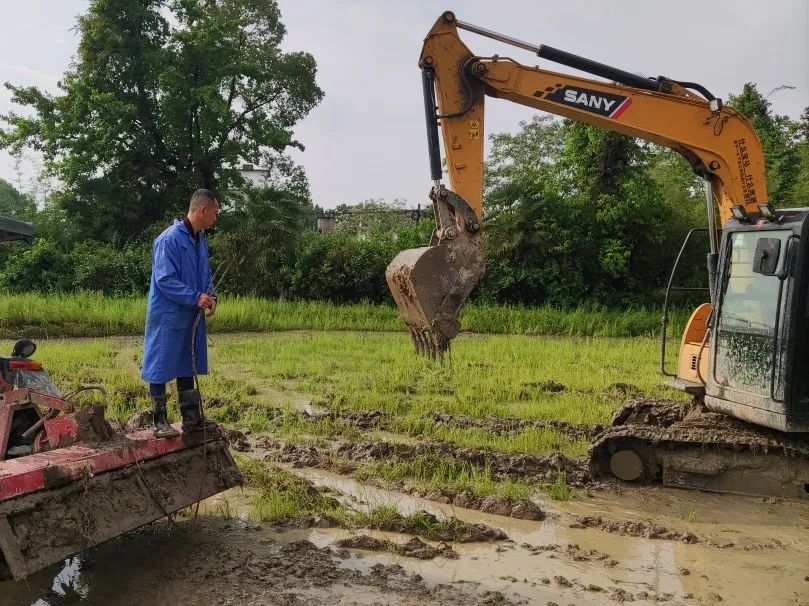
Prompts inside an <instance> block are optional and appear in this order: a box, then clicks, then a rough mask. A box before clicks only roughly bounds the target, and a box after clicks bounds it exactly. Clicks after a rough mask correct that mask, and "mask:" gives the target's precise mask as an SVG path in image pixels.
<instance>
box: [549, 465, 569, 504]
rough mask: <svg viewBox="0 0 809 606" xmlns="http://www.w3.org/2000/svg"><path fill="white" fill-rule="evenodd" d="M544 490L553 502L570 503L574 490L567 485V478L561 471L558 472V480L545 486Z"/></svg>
mask: <svg viewBox="0 0 809 606" xmlns="http://www.w3.org/2000/svg"><path fill="white" fill-rule="evenodd" d="M543 489H544V490H545V492H546V493H548V496H549V497H550V498H551V500H553V501H569V500H570V499H571V498H572V497H573V490H572V489H571V488H570V486H568V485H567V476H566V475H565V472H564V471H561V470H560V471H558V472H556V479H555V480H554V481H553V482H551V483H550V484H548V485H547V486H543Z"/></svg>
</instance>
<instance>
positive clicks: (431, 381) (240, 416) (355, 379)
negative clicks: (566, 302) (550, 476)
mask: <svg viewBox="0 0 809 606" xmlns="http://www.w3.org/2000/svg"><path fill="white" fill-rule="evenodd" d="M10 345H11V344H10V343H7V344H6V348H8V349H10ZM0 347H3V346H2V344H0ZM141 349H142V345H141V342H140V339H137V338H132V337H119V338H106V339H103V338H99V339H81V340H59V339H49V340H48V339H41V340H39V350H38V352H37V354H36V355H35V357H36V358H37V359H39V360H41V361H42V362H43V364H44V365H45V368H46V369H48V371H49V372H50V373H51V374H52V376H53V378H54V380H55V382H56V384H57V385H58V386H59V387H60V388H61V389H62V390H63V391H64V392H68V391H70V390H72V389H74V388H76V387H79V386H81V385H85V384H93V385H103V386H104V388H105V389H106V392H107V396H106V402H107V414H108V417H110V418H115V419H118V420H124V419H126V418H127V417H128V416H129V414H130V413H131V412H133V411H134V410H136V409H143V408H148V407H149V406H150V400H149V397H148V390H147V387H146V385H145V384H144V383H143V382H142V381H141V379H140V377H139V368H140V362H141V355H142V354H141ZM670 353H671V355H672V358H673V354H674V352H673V351H672V352H670ZM657 355H658V343H657V340H656V339H652V338H644V337H632V338H581V337H578V338H564V339H563V338H558V337H528V336H504V335H463V336H461V337H460V338H459V339H458V340H457V341H456V343H455V345H454V348H453V351H452V355H451V357H450V358H449V359H448V360H447V361H446V362H445V363H444V364H443V365H442V364H438V363H436V362H432V361H429V360H426V359H424V358H420V357H417V356H416V355H415V354H414V353H413V350H412V346H411V344H410V340H409V338H408V337H407V336H406V335H405V334H403V333H357V332H319V333H315V332H294V333H292V332H284V333H278V332H276V333H268V334H260V335H244V334H239V335H216V334H214V335H212V336H211V337H210V362H211V364H210V366H211V374H209V375H207V376H205V377H202V378H201V387H202V391H203V394H204V396H205V402H206V409H205V410H206V414H207V415H208V416H209V417H211V418H213V419H214V420H217V421H219V422H223V423H226V424H228V425H229V426H232V427H237V428H241V429H250V430H252V431H253V432H254V433H270V434H272V435H274V436H276V437H279V438H283V439H285V440H287V441H292V442H296V443H304V442H314V443H318V442H323V441H324V440H328V439H340V440H354V441H359V440H380V439H381V440H391V441H397V440H399V441H412V440H414V439H416V440H432V441H442V442H446V443H450V444H453V445H455V446H457V447H459V448H460V447H463V448H489V449H494V450H496V451H501V452H506V453H529V454H536V455H547V454H549V453H550V452H552V451H555V450H560V451H561V452H563V453H564V454H567V455H570V456H579V455H583V454H584V453H585V452H586V450H587V446H588V444H587V442H586V441H584V440H576V439H571V438H570V437H569V436H567V435H566V434H565V433H564V432H561V431H558V430H556V429H554V428H534V427H526V428H523V429H518V430H514V431H510V432H505V433H502V434H494V433H492V432H491V431H490V430H489V429H487V428H479V427H467V428H463V427H458V426H454V425H447V424H439V423H437V422H436V421H435V419H434V418H433V415H434V414H435V413H440V412H444V413H450V414H452V415H466V416H469V417H474V418H486V417H490V416H493V417H517V418H522V419H527V420H560V421H566V422H569V423H574V424H580V425H592V424H596V423H601V424H603V423H607V422H608V421H609V418H610V416H611V414H612V413H613V411H614V410H615V409H616V408H618V407H619V406H620V405H621V404H622V403H623V402H624V401H625V400H626V399H627V398H628V397H630V396H631V395H633V394H638V395H643V396H646V397H667V398H672V397H685V396H684V395H682V394H679V392H675V391H673V390H671V389H669V388H665V387H662V386H661V377H660V375H659V374H658V369H657ZM670 362H671V364H672V365H673V362H674V360H673V359H671V360H670ZM550 382H553V383H554V384H556V385H561V386H563V388H562V389H561V391H560V390H559V388H558V387H554V389H549V388H548V385H549V384H550ZM82 398H84V400H83V401H85V402H90V401H97V400H99V399H101V396H100V395H99V394H97V393H96V392H88V393H87V394H83V395H82ZM173 399H174V398H172V399H171V400H172V401H171V404H170V407H169V410H170V415H171V416H172V417H173V418H174V419H176V418H177V408H176V403H175V402H174V401H173ZM306 402H311V404H312V405H314V406H322V407H325V408H329V409H332V410H336V411H340V410H343V411H363V410H379V411H382V412H383V413H386V414H385V416H384V417H383V418H384V419H386V421H385V426H384V427H383V429H384V430H385V433H380V432H375V431H374V430H359V429H357V428H356V427H354V426H352V425H351V424H350V423H348V422H347V421H345V420H342V419H340V418H336V419H335V418H321V419H319V420H316V421H315V420H311V419H307V418H305V417H303V416H302V415H301V414H300V412H299V410H298V407H299V406H301V405H302V404H303V403H306ZM357 473H358V477H359V478H360V479H363V478H369V477H375V478H378V479H382V480H384V481H387V482H389V483H397V482H407V483H410V484H414V485H416V486H418V487H419V488H420V489H422V490H425V491H426V490H436V489H439V490H440V489H444V488H446V489H451V490H453V492H457V491H462V490H471V491H472V492H473V493H474V494H476V495H478V496H486V495H489V494H497V495H502V496H510V497H513V498H525V497H526V496H527V495H529V494H531V493H532V492H533V491H534V490H535V489H536V488H538V486H537V485H536V484H534V485H531V484H529V483H523V482H509V481H503V480H498V479H495V478H493V477H492V476H491V474H490V473H489V471H488V470H486V469H479V468H473V467H471V466H467V465H462V464H458V463H457V462H454V461H451V460H449V461H448V460H437V459H436V458H434V457H425V456H422V457H419V458H416V459H413V460H410V461H396V462H391V461H376V462H372V463H367V464H364V465H361V466H360V468H359V469H358V470H357ZM269 485H270V486H272V484H269ZM293 488H294V486H293ZM540 488H543V489H544V490H545V491H546V492H547V493H548V494H549V495H550V497H551V498H554V499H558V500H566V499H568V498H570V497H571V493H570V489H569V487H568V486H567V484H566V482H565V479H564V478H563V477H560V478H557V479H556V481H554V482H550V483H549V484H548V485H546V486H542V487H540ZM277 492H278V494H277V496H272V494H270V493H272V490H269V489H268V490H266V491H264V493H263V494H264V497H262V499H260V501H259V502H258V503H257V505H256V508H257V511H256V516H257V517H259V518H261V519H267V520H274V519H281V518H283V517H285V516H286V517H288V516H289V515H291V513H290V512H293V511H299V510H300V509H301V508H302V507H303V506H304V505H306V506H307V507H310V506H311V504H309V505H307V503H308V501H306V500H305V499H303V500H302V497H301V495H300V494H299V491H296V490H279V491H277ZM307 498H308V497H307ZM304 509H305V507H304Z"/></svg>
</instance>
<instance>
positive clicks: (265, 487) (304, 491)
mask: <svg viewBox="0 0 809 606" xmlns="http://www.w3.org/2000/svg"><path fill="white" fill-rule="evenodd" d="M236 462H237V464H238V466H239V470H240V471H241V472H242V475H243V476H244V479H245V481H246V482H247V484H249V485H250V486H252V487H253V488H255V489H257V491H258V494H257V496H256V497H255V498H254V499H253V504H252V511H251V517H252V518H253V519H255V520H258V521H261V522H269V523H275V522H280V521H281V520H286V519H289V518H294V517H298V516H301V515H305V514H327V515H334V516H337V517H341V516H342V517H344V516H345V512H344V511H343V507H342V505H340V504H339V503H338V502H337V501H335V500H334V499H330V498H328V497H324V496H323V495H321V494H320V493H319V492H318V491H317V490H316V489H315V488H314V487H313V486H312V485H311V484H310V483H309V482H307V481H306V480H304V479H303V478H300V477H298V476H296V475H294V474H292V473H290V472H288V471H286V470H284V469H281V468H279V467H276V466H274V465H265V464H263V463H261V462H259V461H256V460H255V459H251V458H249V457H246V456H244V455H238V454H237V456H236Z"/></svg>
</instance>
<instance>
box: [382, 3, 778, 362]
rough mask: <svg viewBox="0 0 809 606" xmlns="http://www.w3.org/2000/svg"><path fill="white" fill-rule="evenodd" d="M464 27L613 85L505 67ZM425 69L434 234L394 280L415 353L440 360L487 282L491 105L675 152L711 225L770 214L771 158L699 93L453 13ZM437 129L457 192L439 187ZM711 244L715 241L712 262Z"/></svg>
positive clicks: (426, 53)
mask: <svg viewBox="0 0 809 606" xmlns="http://www.w3.org/2000/svg"><path fill="white" fill-rule="evenodd" d="M458 29H465V30H468V31H472V32H474V33H477V34H481V35H484V36H487V37H490V38H494V39H497V40H499V41H502V42H505V43H508V44H511V45H513V46H517V47H520V48H523V49H526V50H530V51H533V52H535V53H536V54H537V55H538V56H539V57H543V58H546V59H550V60H552V61H555V62H558V63H562V64H564V65H567V66H569V67H572V68H575V69H579V70H582V71H587V72H589V73H593V74H595V75H598V76H601V77H604V78H608V79H610V80H612V81H613V82H616V83H612V82H604V81H599V80H593V79H589V78H584V77H579V76H573V75H569V74H561V73H556V72H552V71H547V70H544V69H540V68H538V67H527V66H524V65H521V64H519V63H517V62H516V61H514V60H513V59H510V58H508V57H499V56H492V57H480V56H476V55H475V54H474V53H472V51H471V50H469V48H468V47H467V46H466V45H465V44H464V43H463V41H462V40H461V39H460V37H459V35H458ZM419 65H420V67H421V69H422V78H423V84H424V96H425V110H426V118H427V132H428V149H429V154H430V170H431V175H432V179H433V188H432V190H431V192H430V197H431V199H432V200H433V207H434V211H435V215H436V225H437V228H436V232H435V233H434V235H433V238H432V241H431V243H430V246H428V247H423V248H417V249H410V250H406V251H403V252H401V253H400V254H399V255H398V256H397V257H396V258H395V259H394V260H393V262H392V263H391V265H390V266H389V267H388V270H387V272H386V277H387V280H388V283H389V285H390V288H391V292H392V293H393V296H394V299H395V301H396V303H397V305H398V307H399V309H400V311H401V312H402V315H403V317H404V319H405V321H406V323H407V324H408V326H409V328H410V330H411V334H412V335H413V338H414V342H415V344H416V349H417V350H418V351H420V352H422V353H427V354H429V355H432V356H435V355H441V354H442V353H443V351H445V350H446V348H447V347H448V345H449V342H450V340H451V339H452V338H453V337H454V336H455V335H456V334H457V332H458V329H459V324H458V320H457V317H458V312H459V311H460V308H461V307H462V305H463V303H464V302H465V300H466V298H467V297H468V296H469V294H470V293H471V291H472V289H473V288H474V287H475V285H476V284H477V283H478V282H479V281H480V279H481V278H482V277H483V273H484V263H483V253H482V229H481V222H482V218H483V165H484V162H483V142H484V138H485V137H484V132H485V131H484V102H485V98H486V96H490V97H496V98H501V99H507V100H509V101H513V102H515V103H519V104H521V105H527V106H529V107H534V108H536V109H540V110H543V111H546V112H549V113H552V114H557V115H560V116H564V117H566V118H569V119H571V120H576V121H579V122H584V123H587V124H591V125H593V126H597V127H599V128H603V129H605V130H609V131H614V132H618V133H621V134H625V135H630V136H633V137H638V138H640V139H644V140H647V141H651V142H653V143H656V144H659V145H663V146H666V147H669V148H671V149H674V150H676V151H678V152H679V153H681V154H682V155H683V156H685V158H686V159H687V160H688V161H689V162H690V164H691V166H692V167H693V169H694V171H695V172H696V173H697V174H698V175H700V176H702V177H703V178H704V179H705V182H706V193H707V196H708V197H707V200H708V204H707V207H708V215H709V226H711V227H713V226H714V212H715V208H716V206H718V208H719V213H720V220H721V222H722V223H724V222H725V221H726V220H727V219H728V218H730V217H731V216H733V215H737V216H751V215H753V216H754V215H757V214H759V213H760V212H761V211H760V207H761V206H765V205H766V204H767V184H766V177H765V169H764V154H763V151H762V148H761V144H760V142H759V140H758V137H757V136H756V133H755V131H754V130H753V127H752V125H751V124H750V123H749V122H748V120H747V119H746V118H745V117H744V116H743V115H742V114H741V113H740V112H738V111H736V110H735V109H733V108H730V107H726V106H723V105H722V102H721V100H719V99H717V98H715V97H714V96H713V95H711V94H710V92H709V91H707V89H705V88H704V87H702V86H700V85H698V84H695V83H688V82H678V81H674V80H670V79H668V78H664V77H658V78H655V79H652V78H644V77H642V76H638V75H636V74H632V73H630V72H625V71H623V70H619V69H616V68H613V67H610V66H607V65H604V64H601V63H597V62H595V61H591V60H589V59H584V58H582V57H578V56H576V55H572V54H570V53H567V52H565V51H560V50H558V49H554V48H552V47H548V46H544V45H533V44H530V43H526V42H522V41H520V40H515V39H513V38H509V37H507V36H503V35H501V34H497V33H495V32H492V31H489V30H486V29H484V28H480V27H477V26H474V25H471V24H468V23H464V22H461V21H458V20H457V19H456V18H455V15H454V14H453V13H451V12H446V13H444V14H443V15H442V16H441V17H440V18H439V19H438V20H437V21H436V23H435V25H433V27H432V29H431V30H430V32H429V33H428V34H427V37H426V38H425V41H424V46H423V48H422V52H421V57H420V60H419ZM692 89H694V90H696V91H698V92H699V93H700V94H699V95H698V94H696V93H695V92H693V91H692ZM439 125H440V128H441V131H442V135H443V137H442V139H443V146H444V157H445V159H446V169H447V172H448V174H449V181H450V188H449V189H447V188H446V187H444V186H443V185H442V183H441V179H442V163H441V156H440V151H439V137H438V128H439ZM712 231H714V230H712ZM715 245H716V243H715V242H713V241H712V252H715Z"/></svg>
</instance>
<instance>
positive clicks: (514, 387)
mask: <svg viewBox="0 0 809 606" xmlns="http://www.w3.org/2000/svg"><path fill="white" fill-rule="evenodd" d="M658 353H659V352H658V343H657V341H656V340H654V339H649V338H626V339H589V338H571V339H560V338H551V337H517V336H510V337H506V336H500V335H493V336H485V337H484V336H472V335H470V336H465V337H461V338H459V339H458V340H457V341H456V342H455V345H454V348H453V352H452V357H451V359H450V360H448V361H447V362H446V363H445V364H443V365H441V364H436V363H435V362H431V361H430V360H426V359H424V358H420V357H417V356H415V355H414V354H413V351H412V347H411V345H410V341H409V339H408V338H407V337H406V336H404V335H396V334H356V333H350V334H334V333H331V334H324V333H318V334H295V335H288V334H272V335H263V336H261V337H241V338H238V339H231V340H228V341H227V342H225V341H222V342H221V346H220V345H218V346H217V349H216V353H215V357H214V367H216V365H217V364H219V365H220V367H221V366H222V365H224V366H227V365H229V364H230V365H236V364H239V365H245V366H247V367H249V368H250V373H251V375H250V376H251V378H252V380H257V381H262V382H266V383H268V384H270V385H271V386H272V387H273V389H275V390H276V391H277V392H279V393H281V394H283V393H284V392H285V391H295V392H300V393H303V394H306V395H308V396H309V397H310V398H311V399H312V401H313V403H314V404H321V405H323V406H327V407H329V408H331V409H335V410H340V409H343V410H354V411H360V410H380V411H383V412H386V413H388V414H389V415H390V416H391V417H392V418H393V426H392V428H391V429H392V430H394V431H399V432H402V433H408V434H411V435H428V436H429V435H434V436H435V437H437V438H440V439H446V440H447V441H452V442H455V443H457V444H459V445H470V446H472V445H477V444H478V443H479V442H480V441H481V440H485V441H489V442H491V441H492V440H498V439H499V438H497V437H493V436H491V435H488V434H486V432H485V431H483V432H482V431H481V430H476V429H468V430H463V431H458V430H457V429H446V428H436V427H434V425H433V424H432V423H431V422H430V421H429V420H425V419H424V416H425V415H432V414H433V413H436V412H445V413H450V414H453V415H468V416H471V417H476V418H482V417H487V416H496V417H506V416H513V417H520V418H526V419H558V420H561V421H567V422H571V423H577V424H583V425H592V424H595V423H605V422H607V421H608V420H609V418H610V415H611V414H612V412H613V411H614V410H615V409H616V408H617V407H618V406H619V405H620V404H621V403H622V402H623V401H624V400H625V399H627V397H629V396H628V394H627V393H626V392H625V390H622V389H621V388H619V387H617V386H618V385H619V384H625V385H629V386H630V388H631V389H632V390H634V391H636V392H637V393H640V394H645V395H647V396H650V397H677V396H676V394H677V393H678V392H674V391H673V390H670V389H668V388H665V387H662V386H661V382H662V380H661V376H660V375H659V373H658V368H657V366H658V363H657V357H658ZM670 353H672V354H673V353H674V352H670ZM670 362H671V364H673V363H674V359H673V356H672V358H670ZM548 381H554V382H556V383H560V384H562V385H564V390H563V391H561V392H558V393H553V392H549V391H546V390H545V389H544V388H543V384H545V383H546V382H548ZM560 440H562V438H561V437H560V436H559V435H558V434H555V433H554V432H553V431H550V430H547V431H543V430H534V429H531V430H524V431H522V432H519V433H517V434H516V435H515V436H514V438H513V439H511V440H509V441H510V442H511V443H516V442H522V443H523V444H525V445H527V446H528V447H529V449H530V450H533V451H541V450H543V449H545V448H547V447H548V446H549V445H550V444H553V443H556V442H559V441H560ZM562 444H563V445H564V442H562Z"/></svg>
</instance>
